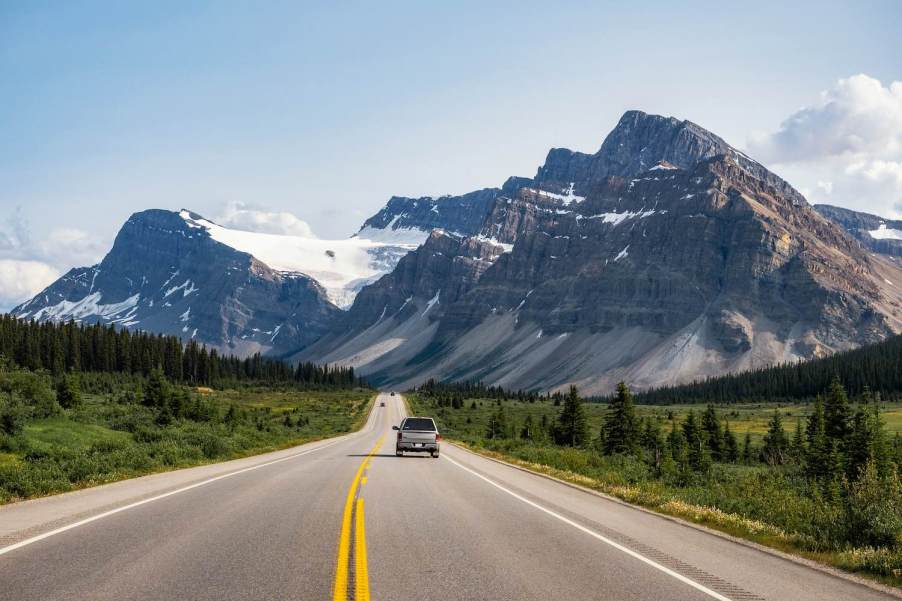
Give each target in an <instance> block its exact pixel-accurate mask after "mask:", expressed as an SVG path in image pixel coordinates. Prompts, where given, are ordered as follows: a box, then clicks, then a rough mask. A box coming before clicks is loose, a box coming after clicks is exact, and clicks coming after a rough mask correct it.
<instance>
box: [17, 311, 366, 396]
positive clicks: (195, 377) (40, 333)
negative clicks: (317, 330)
mask: <svg viewBox="0 0 902 601" xmlns="http://www.w3.org/2000/svg"><path fill="white" fill-rule="evenodd" d="M0 356H5V357H8V358H9V359H10V360H11V361H13V362H14V363H15V364H16V365H18V366H20V367H23V368H26V369H30V370H46V371H48V372H50V373H51V374H52V375H53V376H55V377H58V376H60V375H62V374H65V373H72V372H100V373H126V374H136V375H141V376H144V377H147V376H149V375H150V374H151V372H153V371H154V370H155V369H159V370H161V372H162V374H163V375H164V376H165V377H166V378H167V379H168V380H169V381H171V382H175V383H181V384H189V385H193V386H214V387H221V386H225V385H230V384H234V383H239V382H241V383H262V384H285V385H293V386H304V387H334V388H345V387H354V386H362V385H365V383H364V382H363V381H362V380H361V379H360V378H359V377H358V376H357V375H356V374H355V373H354V368H353V367H340V366H330V365H316V364H313V363H301V364H298V365H297V366H293V365H291V364H290V363H288V362H287V361H283V360H279V359H272V358H268V357H263V356H261V355H260V354H259V353H256V354H254V355H253V356H251V357H247V358H244V359H242V358H239V357H237V356H235V355H231V354H220V353H219V352H218V351H217V350H216V349H207V347H206V345H201V344H198V343H197V342H196V341H194V340H191V341H189V342H188V343H183V342H182V340H181V339H180V338H178V337H177V336H166V335H162V334H151V333H148V332H143V331H130V330H128V329H125V328H122V329H116V328H115V327H114V326H112V325H106V326H105V325H101V324H92V325H86V324H79V323H76V322H75V321H68V322H64V323H57V322H51V321H45V322H36V321H29V320H22V319H17V318H15V317H13V316H11V315H2V316H0Z"/></svg>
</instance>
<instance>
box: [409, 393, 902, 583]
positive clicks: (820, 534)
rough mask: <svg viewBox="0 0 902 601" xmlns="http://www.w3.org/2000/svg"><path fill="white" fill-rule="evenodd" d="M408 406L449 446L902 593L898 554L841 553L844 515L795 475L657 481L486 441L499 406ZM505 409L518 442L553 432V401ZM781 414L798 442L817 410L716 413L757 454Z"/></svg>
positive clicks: (625, 467)
mask: <svg viewBox="0 0 902 601" xmlns="http://www.w3.org/2000/svg"><path fill="white" fill-rule="evenodd" d="M406 398H407V400H408V402H409V404H410V406H411V410H412V411H413V412H414V414H416V415H432V416H434V417H436V419H437V421H438V422H439V427H440V429H441V430H442V433H443V434H444V435H445V436H446V437H448V438H450V439H452V440H455V441H457V442H459V443H462V444H464V445H465V446H467V447H468V448H470V449H472V450H474V451H476V452H479V453H482V454H484V455H487V456H490V457H495V458H498V459H502V460H504V461H507V462H510V463H513V464H515V465H519V466H521V467H525V468H527V469H530V470H533V471H536V472H539V473H544V474H547V475H550V476H553V477H556V478H559V479H562V480H565V481H568V482H572V483H574V484H579V485H581V486H585V487H587V488H591V489H593V490H596V491H599V492H602V493H604V494H607V495H610V496H613V497H616V498H618V499H621V500H624V501H627V502H629V503H633V504H635V505H640V506H643V507H646V508H648V509H652V510H654V511H657V512H660V513H664V514H668V515H672V516H675V517H679V518H682V519H685V520H687V521H691V522H695V523H698V524H703V525H705V526H708V527H711V528H714V529H717V530H720V531H723V532H726V533H728V534H731V535H733V536H738V537H742V538H745V539H748V540H752V541H755V542H757V543H760V544H764V545H767V546H770V547H773V548H776V549H780V550H782V551H786V552H791V553H795V554H797V555H801V556H804V557H808V558H810V559H814V560H817V561H820V562H822V563H826V564H829V565H832V566H835V567H838V568H841V569H845V570H848V571H853V572H858V573H861V574H864V575H867V576H869V577H872V578H875V579H877V580H879V581H881V582H883V583H885V584H890V585H892V586H896V587H899V586H902V550H900V548H899V546H896V547H895V548H877V549H874V548H867V547H854V546H851V545H848V544H845V543H842V542H841V536H840V535H839V534H837V533H839V532H843V531H844V530H845V520H846V518H845V516H844V514H843V512H842V508H841V507H839V506H837V505H835V504H825V503H823V502H821V501H818V500H815V499H812V498H811V496H810V495H809V493H808V489H807V481H806V479H805V477H804V475H803V474H802V470H801V468H800V467H799V466H797V465H790V466H785V467H779V468H773V467H768V466H765V465H763V464H753V465H736V464H714V466H713V467H712V469H711V471H710V472H709V473H707V474H699V473H691V474H690V475H689V476H688V477H687V476H686V475H685V474H676V473H669V474H668V473H664V474H663V475H656V474H654V473H653V471H652V469H651V468H650V467H649V466H648V465H647V464H646V463H645V462H644V461H642V460H640V459H636V458H633V457H624V456H603V455H601V454H600V453H598V452H597V451H595V450H594V449H591V448H587V449H574V448H569V447H559V446H556V445H553V444H551V443H550V442H548V441H547V440H546V441H544V442H533V441H528V440H522V439H519V438H509V439H498V440H489V439H486V438H485V432H486V430H487V429H488V426H489V420H490V419H492V417H493V416H494V415H495V414H496V412H497V411H498V408H499V406H498V403H497V402H496V401H494V400H490V399H476V400H475V407H473V404H474V399H467V400H466V401H465V402H464V405H463V408H460V409H453V408H450V407H440V408H436V407H435V406H433V405H432V402H431V400H428V399H423V398H421V397H419V396H418V395H416V394H411V395H408V396H407V397H406ZM502 406H503V407H504V410H505V413H506V414H507V416H508V420H511V421H513V423H514V425H515V427H514V428H513V430H514V432H517V433H519V431H520V428H521V427H522V425H523V423H524V420H525V419H526V416H527V415H532V419H533V422H534V423H535V424H536V425H537V426H538V425H539V424H540V423H541V419H542V416H545V419H546V420H548V421H549V422H552V421H553V420H554V418H555V416H556V415H557V413H558V412H559V410H560V408H559V407H555V406H554V405H553V404H552V403H550V402H547V401H536V402H533V403H529V402H521V401H509V400H505V401H503V402H502ZM585 407H586V410H587V414H588V420H589V424H590V427H591V430H592V432H594V433H595V434H596V435H597V433H598V431H599V430H600V427H601V422H602V419H603V415H604V412H605V409H606V406H605V405H597V404H586V405H585ZM690 410H695V411H696V412H699V411H701V410H704V406H698V405H694V406H692V405H683V406H668V407H660V406H640V407H638V408H637V412H638V413H639V414H640V415H642V416H652V417H655V418H657V419H660V420H661V421H667V420H668V418H669V414H670V413H672V414H673V417H675V418H677V420H680V421H681V420H682V418H683V417H684V416H685V415H686V414H687V413H688V412H689V411H690ZM774 410H777V411H780V412H781V413H782V414H783V416H784V427H785V428H786V429H787V430H788V431H789V434H790V435H791V433H792V430H793V429H794V428H795V419H798V418H804V416H806V415H807V414H808V412H809V410H810V406H807V405H775V404H770V405H769V404H766V403H758V404H749V405H729V406H725V407H719V408H718V413H720V414H721V415H722V416H723V417H726V418H727V419H729V421H730V425H731V428H732V429H733V431H734V432H735V433H736V435H737V437H739V438H740V441H741V438H742V437H744V435H745V432H746V431H748V432H750V433H751V435H752V440H753V441H754V442H755V443H756V444H760V438H761V436H762V435H763V433H764V432H765V431H766V427H767V420H768V419H769V418H770V417H771V416H772V415H773V411H774ZM883 415H884V419H885V421H886V424H887V429H888V430H890V433H891V435H893V434H894V433H895V432H898V431H900V429H902V405H900V404H898V403H897V404H889V405H887V406H886V407H885V408H884V413H883ZM803 425H804V422H803ZM666 428H669V426H667V425H665V431H666ZM837 541H840V542H837Z"/></svg>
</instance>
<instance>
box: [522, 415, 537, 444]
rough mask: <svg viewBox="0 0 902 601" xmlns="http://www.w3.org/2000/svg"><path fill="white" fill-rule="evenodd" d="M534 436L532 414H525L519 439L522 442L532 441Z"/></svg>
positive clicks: (534, 428) (534, 427)
mask: <svg viewBox="0 0 902 601" xmlns="http://www.w3.org/2000/svg"><path fill="white" fill-rule="evenodd" d="M535 435H536V426H535V424H534V423H533V420H532V413H527V414H526V419H525V420H523V428H522V429H521V430H520V438H522V439H524V440H533V437H534V436H535Z"/></svg>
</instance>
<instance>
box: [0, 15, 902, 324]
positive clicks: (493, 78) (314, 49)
mask: <svg viewBox="0 0 902 601" xmlns="http://www.w3.org/2000/svg"><path fill="white" fill-rule="evenodd" d="M628 4H633V5H632V6H629V5H628ZM787 4H793V6H787ZM899 31H902V4H900V3H898V2H894V1H887V2H810V3H805V2H799V3H786V2H766V1H765V2H756V3H741V4H740V3H724V2H718V3H714V2H688V3H683V2H662V3H657V2H653V1H646V2H642V3H625V2H610V3H603V2H560V3H548V2H443V3H437V2H419V3H414V2H379V3H375V2H360V3H356V2H323V3H312V2H310V3H299V2H285V3H279V2H266V3H263V2H261V3H247V2H235V3H229V2H211V3H186V2H156V3H144V6H140V5H139V4H138V3H114V2H106V3H100V2H77V1H75V2H66V3H63V2H22V3H17V4H14V3H12V2H4V3H0V98H2V104H0V137H2V140H3V143H2V144H0V208H2V209H3V211H2V215H0V309H2V308H8V307H9V306H11V305H12V304H13V303H15V302H18V301H20V300H24V298H26V297H27V296H28V295H30V294H33V293H34V292H35V291H37V290H36V289H39V288H40V287H42V286H43V285H45V284H46V283H48V282H49V281H50V280H52V279H53V277H55V276H56V275H57V274H58V273H60V272H61V271H63V270H65V269H66V268H68V267H71V266H73V265H76V264H83V263H90V262H93V261H96V260H97V259H99V258H100V257H102V255H103V253H104V252H105V251H106V250H107V249H108V248H109V245H110V244H111V241H112V238H113V236H114V235H115V232H116V231H117V229H118V227H119V226H120V225H121V224H122V222H123V221H124V220H125V219H126V218H127V217H128V215H129V214H131V213H132V212H135V211H138V210H142V209H145V208H151V207H158V208H169V209H178V208H180V207H186V208H191V209H193V210H195V211H197V212H199V213H202V214H204V215H206V216H208V217H211V218H214V219H215V218H222V219H224V220H228V219H229V216H230V215H233V214H234V213H235V211H236V209H243V210H245V211H259V212H261V213H270V212H274V213H291V214H293V215H295V216H297V217H298V218H299V219H301V220H303V221H304V222H306V223H307V224H309V227H310V228H311V229H312V231H313V232H314V233H315V234H316V235H318V236H321V237H338V236H342V237H343V236H347V235H350V234H351V233H353V232H354V231H355V230H356V229H357V228H358V227H359V225H360V223H361V222H362V221H363V220H364V219H365V218H366V217H367V216H369V215H371V214H372V213H374V212H376V211H377V210H378V209H379V208H380V207H381V205H382V204H383V203H384V202H385V201H386V200H387V198H388V197H389V196H391V195H392V194H399V195H440V194H445V193H462V192H466V191H469V190H472V189H476V188H481V187H487V186H496V185H500V184H501V183H502V182H503V181H504V179H505V178H506V177H507V176H509V175H532V174H534V172H535V169H536V167H537V166H538V165H539V164H540V163H541V162H542V160H543V159H544V156H545V154H546V152H547V150H548V149H549V148H551V147H559V146H566V147H569V148H573V149H578V150H583V151H587V152H594V151H595V150H596V149H597V148H598V146H599V145H600V144H601V141H602V140H603V138H604V135H605V134H606V133H607V132H608V131H609V130H610V129H611V127H613V125H614V124H615V123H616V121H617V119H618V118H619V116H620V115H621V114H622V112H623V111H624V110H627V109H631V108H638V109H642V110H645V111H648V112H656V113H662V114H667V115H674V116H677V117H680V118H686V119H690V120H692V121H695V122H697V123H699V124H701V125H703V126H704V127H706V128H708V129H710V130H712V131H714V132H716V133H718V134H719V135H721V136H723V137H724V138H726V139H727V141H729V142H731V143H732V144H734V145H736V146H739V147H741V148H743V149H745V150H747V151H749V152H751V153H752V154H753V156H755V157H757V158H759V159H761V160H762V162H765V164H768V165H769V166H772V167H773V168H774V169H775V170H776V171H777V172H778V173H780V174H781V175H784V176H786V177H787V178H788V179H789V180H790V181H791V182H792V183H793V184H795V185H796V186H797V187H799V188H800V189H802V190H803V192H805V193H807V195H808V196H809V198H810V199H811V200H813V201H816V202H832V203H834V204H841V205H846V206H852V207H855V208H859V209H866V210H871V211H873V212H878V213H881V214H886V215H887V216H892V215H902V83H899V84H898V85H895V84H894V82H897V81H899V80H902V36H900V35H899ZM853 76H857V78H855V77H853ZM897 203H898V204H897Z"/></svg>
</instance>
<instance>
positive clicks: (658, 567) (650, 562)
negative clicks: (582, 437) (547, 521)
mask: <svg viewBox="0 0 902 601" xmlns="http://www.w3.org/2000/svg"><path fill="white" fill-rule="evenodd" d="M442 457H443V458H445V459H447V460H448V461H450V462H451V463H453V464H454V465H456V466H457V467H459V468H460V469H462V470H464V471H465V472H469V473H471V474H473V475H474V476H476V477H477V478H479V479H480V480H484V481H485V482H488V483H489V484H491V485H492V486H494V487H495V488H497V489H498V490H501V491H503V492H506V493H507V494H509V495H510V496H512V497H514V498H515V499H517V500H518V501H522V502H523V503H526V504H527V505H529V506H530V507H534V508H535V509H538V510H539V511H543V512H545V513H546V514H548V515H550V516H551V517H553V518H556V519H558V520H560V521H562V522H564V523H565V524H567V525H569V526H573V527H574V528H576V529H577V530H580V531H582V532H584V533H586V534H588V535H589V536H591V537H593V538H596V539H598V540H600V541H601V542H603V543H606V544H608V545H610V546H612V547H614V548H615V549H617V550H618V551H623V552H624V553H626V554H627V555H629V556H631V557H634V558H636V559H638V560H639V561H641V562H644V563H646V564H648V565H649V566H651V567H653V568H655V569H656V570H660V571H661V572H664V573H665V574H667V575H668V576H672V577H673V578H676V579H677V580H679V581H680V582H683V583H684V584H688V585H689V586H691V587H693V588H695V589H697V590H699V591H701V592H703V593H705V594H706V595H708V596H710V597H712V598H714V599H717V600H718V601H732V600H731V599H730V598H729V597H724V596H723V595H721V594H720V593H718V592H717V591H713V590H711V589H709V588H708V587H706V586H704V585H702V584H699V583H698V582H696V581H694V580H692V579H690V578H686V577H685V576H683V575H682V574H680V573H679V572H675V571H673V570H671V569H670V568H668V567H667V566H663V565H661V564H659V563H658V562H656V561H654V560H652V559H649V558H648V557H645V556H644V555H642V554H641V553H637V552H635V551H633V550H632V549H630V548H628V547H624V546H623V545H621V544H620V543H618V542H616V541H613V540H611V539H609V538H607V537H606V536H603V535H601V534H599V533H597V532H595V531H594V530H591V529H589V528H586V527H585V526H583V525H582V524H578V523H577V522H574V521H573V520H571V519H569V518H567V517H564V516H563V515H561V514H559V513H557V512H556V511H552V510H551V509H548V508H547V507H543V506H542V505H539V504H538V503H536V502H534V501H530V500H529V499H527V498H526V497H524V496H522V495H519V494H517V493H515V492H514V491H512V490H510V489H507V488H505V487H504V486H502V485H500V484H498V483H497V482H495V481H494V480H492V479H490V478H487V477H485V476H483V475H482V474H480V473H479V472H476V471H474V470H471V469H470V468H468V467H466V466H465V465H462V464H460V463H458V462H457V461H455V460H453V459H451V458H450V457H448V456H447V455H445V454H442Z"/></svg>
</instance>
